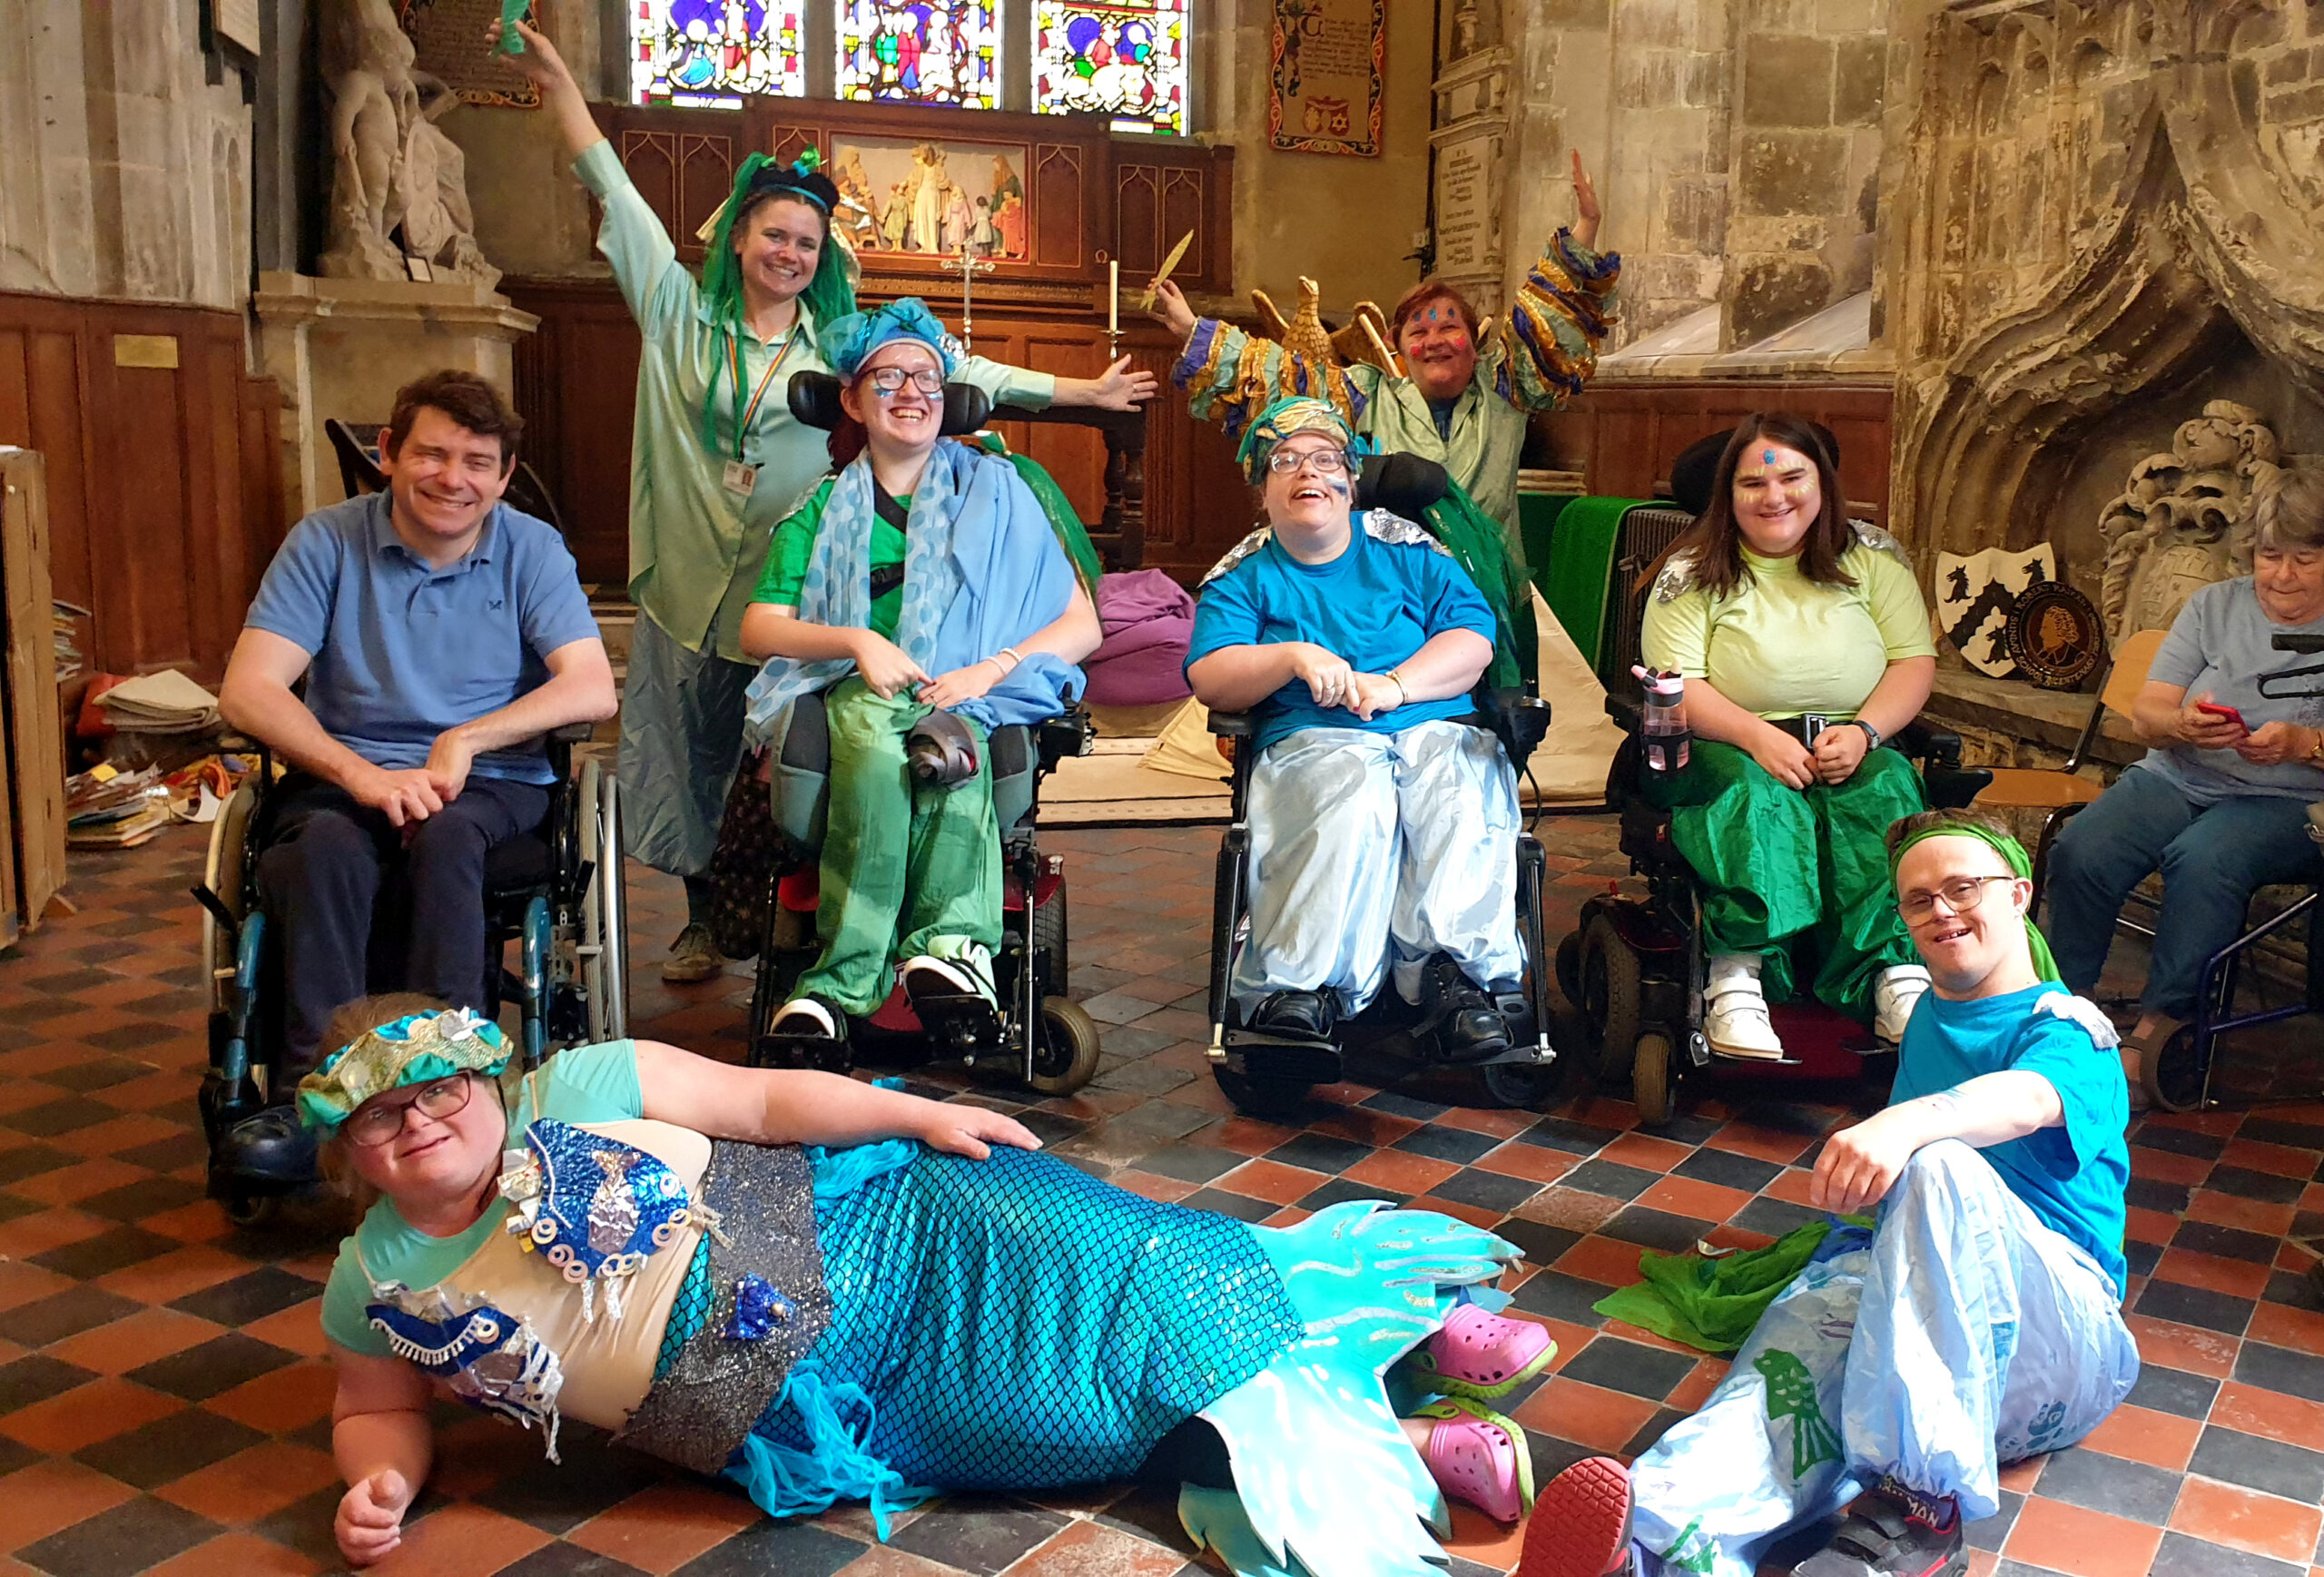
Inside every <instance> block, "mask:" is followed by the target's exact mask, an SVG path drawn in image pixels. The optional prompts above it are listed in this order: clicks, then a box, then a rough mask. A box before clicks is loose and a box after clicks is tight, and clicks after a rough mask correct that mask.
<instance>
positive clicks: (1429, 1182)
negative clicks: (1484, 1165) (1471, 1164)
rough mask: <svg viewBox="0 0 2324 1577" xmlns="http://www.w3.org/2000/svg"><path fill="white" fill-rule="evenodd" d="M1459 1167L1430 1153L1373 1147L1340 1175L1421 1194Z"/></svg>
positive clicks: (1375, 1186)
mask: <svg viewBox="0 0 2324 1577" xmlns="http://www.w3.org/2000/svg"><path fill="white" fill-rule="evenodd" d="M1460 1169H1461V1168H1458V1167H1456V1166H1454V1165H1453V1164H1452V1162H1450V1161H1440V1160H1438V1159H1437V1158H1435V1157H1433V1156H1416V1155H1413V1153H1412V1152H1411V1151H1409V1150H1375V1151H1374V1152H1373V1153H1372V1154H1370V1155H1368V1156H1366V1157H1364V1158H1363V1159H1362V1160H1360V1161H1358V1162H1356V1163H1355V1165H1354V1166H1352V1167H1350V1168H1348V1169H1347V1170H1346V1171H1345V1172H1343V1173H1342V1174H1341V1176H1343V1177H1344V1178H1348V1179H1349V1180H1350V1181H1351V1182H1357V1183H1363V1184H1364V1185H1366V1186H1367V1187H1370V1188H1387V1189H1390V1190H1392V1191H1393V1192H1395V1193H1399V1194H1425V1193H1427V1192H1428V1191H1429V1190H1430V1189H1431V1188H1434V1187H1436V1185H1437V1184H1439V1183H1441V1182H1443V1180H1444V1179H1445V1178H1449V1177H1452V1175H1453V1174H1454V1173H1456V1172H1458V1171H1459V1170H1460Z"/></svg>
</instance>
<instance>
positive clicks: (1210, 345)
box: [1152, 280, 1380, 438]
mask: <svg viewBox="0 0 2324 1577" xmlns="http://www.w3.org/2000/svg"><path fill="white" fill-rule="evenodd" d="M1153 289H1154V311H1153V314H1152V316H1153V318H1154V320H1155V321H1156V322H1157V323H1160V324H1161V325H1162V326H1163V327H1164V328H1166V329H1168V330H1170V331H1171V332H1172V333H1173V334H1176V335H1177V337H1178V341H1179V347H1180V348H1179V351H1178V360H1177V362H1176V363H1175V364H1174V365H1173V366H1172V367H1171V369H1170V381H1171V382H1173V383H1175V384H1177V386H1178V387H1179V388H1180V389H1185V390H1186V391H1187V409H1189V410H1191V411H1192V412H1193V413H1194V415H1195V419H1196V420H1197V421H1215V422H1217V423H1219V424H1220V425H1221V426H1223V427H1224V428H1226V436H1227V437H1229V438H1233V437H1235V436H1236V434H1238V433H1240V432H1241V431H1242V430H1243V429H1244V427H1245V426H1246V424H1247V423H1248V422H1249V421H1250V420H1251V419H1252V418H1253V417H1255V416H1256V415H1258V414H1259V412H1261V411H1262V410H1265V409H1266V408H1267V407H1268V406H1269V405H1271V404H1273V403H1274V402H1275V399H1277V398H1279V397H1280V396H1282V395H1285V394H1288V393H1292V392H1298V393H1303V394H1314V395H1315V396H1316V397H1317V398H1318V399H1329V400H1330V401H1331V402H1332V404H1333V405H1334V406H1335V407H1337V408H1338V409H1339V413H1340V414H1341V415H1342V416H1344V417H1345V418H1346V419H1348V421H1349V423H1350V424H1351V425H1355V424H1360V423H1361V422H1362V420H1363V419H1364V409H1365V408H1366V407H1367V406H1369V405H1370V404H1371V402H1372V392H1373V390H1374V389H1376V388H1377V387H1378V386H1379V379H1380V370H1379V369H1378V368H1376V367H1374V366H1373V365H1372V364H1371V363H1370V362H1361V363H1358V364H1357V365H1356V366H1354V367H1340V366H1336V365H1334V364H1332V363H1329V362H1317V361H1314V360H1309V359H1308V358H1307V357H1305V356H1302V355H1300V354H1299V353H1298V352H1296V351H1294V350H1285V349H1284V348H1283V346H1282V345H1280V344H1278V343H1277V342H1276V341H1275V340H1266V339H1262V338H1260V337H1259V336H1257V335H1256V334H1246V333H1245V332H1244V331H1243V330H1240V329H1237V328H1236V327H1235V326H1234V325H1233V324H1232V323H1227V322H1224V321H1222V320H1219V319H1216V318H1197V317H1196V316H1195V312H1194V309H1193V308H1192V307H1189V306H1188V305H1187V298H1186V294H1185V292H1183V291H1180V290H1179V289H1178V287H1177V286H1176V285H1174V284H1172V283H1171V282H1170V281H1167V280H1160V281H1156V282H1155V284H1154V287H1153Z"/></svg>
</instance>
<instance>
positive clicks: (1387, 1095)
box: [1363, 1089, 1452, 1122]
mask: <svg viewBox="0 0 2324 1577" xmlns="http://www.w3.org/2000/svg"><path fill="white" fill-rule="evenodd" d="M1363 1105H1364V1109H1366V1110H1367V1111H1384V1112H1386V1113H1387V1114H1388V1115H1389V1116H1391V1117H1409V1118H1416V1119H1419V1120H1420V1121H1422V1122H1434V1121H1435V1120H1436V1119H1438V1118H1440V1117H1443V1115H1444V1114H1445V1113H1446V1112H1448V1111H1451V1110H1452V1108H1451V1107H1449V1106H1441V1105H1439V1104H1438V1103H1437V1102H1435V1101H1433V1100H1422V1099H1418V1098H1417V1097H1414V1096H1410V1095H1400V1094H1398V1093H1397V1092H1396V1091H1395V1090H1393V1089H1384V1090H1382V1091H1381V1092H1380V1093H1379V1094H1377V1095H1375V1096H1374V1097H1372V1099H1369V1100H1366V1101H1364V1103H1363Z"/></svg>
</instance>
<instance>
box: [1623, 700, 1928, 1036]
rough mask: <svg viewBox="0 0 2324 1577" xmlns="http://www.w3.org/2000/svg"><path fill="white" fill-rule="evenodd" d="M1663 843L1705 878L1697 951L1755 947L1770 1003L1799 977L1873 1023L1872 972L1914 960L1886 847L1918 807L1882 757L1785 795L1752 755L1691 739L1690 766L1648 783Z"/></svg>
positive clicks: (1907, 765)
mask: <svg viewBox="0 0 2324 1577" xmlns="http://www.w3.org/2000/svg"><path fill="white" fill-rule="evenodd" d="M1647 793H1648V796H1649V798H1650V799H1652V800H1653V801H1654V803H1657V804H1659V805H1660V806H1662V807H1663V808H1664V809H1666V810H1669V812H1671V816H1670V841H1671V842H1672V843H1675V844H1677V845H1678V848H1679V853H1681V854H1683V855H1685V856H1686V857H1687V862H1688V863H1689V865H1692V866H1693V867H1694V868H1695V873H1696V875H1697V876H1699V878H1701V882H1702V886H1701V892H1702V906H1703V948H1704V951H1707V952H1713V953H1721V952H1755V953H1758V954H1760V955H1762V957H1763V958H1764V959H1765V960H1766V961H1765V962H1764V963H1763V964H1762V965H1761V966H1760V970H1759V981H1760V984H1761V985H1762V987H1763V988H1764V989H1765V990H1766V991H1767V995H1768V1000H1769V1001H1770V1002H1782V1001H1788V1000H1790V999H1791V996H1792V994H1793V992H1794V991H1795V990H1796V989H1797V982H1798V981H1803V980H1804V981H1807V984H1808V989H1809V990H1811V991H1813V992H1814V993H1815V995H1816V999H1817V1000H1818V1001H1821V1002H1824V1003H1826V1004H1827V1005H1828V1006H1830V1007H1833V1008H1837V1009H1838V1010H1840V1011H1841V1012H1843V1013H1846V1014H1847V1015H1849V1016H1850V1017H1851V1018H1855V1019H1857V1020H1863V1021H1865V1022H1867V1023H1868V1022H1870V1021H1871V1019H1872V987H1873V982H1874V981H1876V980H1877V979H1878V978H1879V974H1880V971H1883V970H1885V969H1889V968H1892V967H1894V966H1896V965H1897V964H1909V963H1918V962H1919V961H1920V956H1919V954H1918V953H1916V952H1915V951H1914V950H1913V943H1912V939H1911V937H1909V936H1908V935H1906V934H1905V922H1904V921H1903V920H1902V919H1901V918H1900V917H1899V916H1898V915H1897V913H1896V893H1895V891H1894V890H1893V889H1892V888H1891V887H1890V885H1889V882H1888V857H1887V854H1886V851H1885V850H1884V849H1883V848H1882V845H1881V840H1882V838H1883V836H1884V835H1885V834H1886V833H1887V831H1888V823H1891V822H1893V821H1895V820H1896V818H1897V817H1899V816H1908V815H1910V814H1912V813H1914V812H1915V811H1919V810H1925V809H1926V808H1927V806H1926V803H1925V802H1924V801H1923V800H1922V798H1921V780H1920V774H1918V773H1916V772H1915V771H1914V770H1913V764H1912V763H1911V762H1909V761H1907V760H1905V757H1904V756H1902V755H1900V754H1897V753H1896V751H1894V750H1889V749H1886V748H1885V747H1884V748H1882V749H1879V750H1876V751H1874V752H1872V753H1871V754H1868V755H1866V757H1865V758H1864V764H1862V765H1861V766H1859V767H1857V768H1856V773H1855V775H1853V776H1851V777H1850V778H1849V779H1848V780H1847V781H1846V783H1843V784H1822V783H1818V784H1813V785H1811V786H1810V787H1808V788H1807V789H1806V790H1800V789H1794V788H1787V787H1786V786H1785V785H1783V784H1779V783H1777V781H1776V780H1775V779H1774V778H1773V777H1772V776H1770V775H1768V771H1767V769H1766V768H1765V767H1762V766H1761V765H1760V764H1758V762H1756V761H1753V760H1752V759H1751V757H1750V754H1749V753H1748V752H1747V751H1743V750H1738V749H1737V748H1736V747H1735V746H1734V745H1731V744H1718V742H1716V741H1713V740H1708V739H1697V740H1696V741H1695V742H1694V752H1693V759H1692V760H1691V761H1690V762H1689V764H1688V765H1687V767H1686V770H1684V771H1683V772H1679V773H1677V774H1671V775H1669V776H1668V777H1667V778H1666V777H1665V775H1664V774H1655V775H1654V777H1653V778H1652V779H1650V780H1649V787H1648V791H1647Z"/></svg>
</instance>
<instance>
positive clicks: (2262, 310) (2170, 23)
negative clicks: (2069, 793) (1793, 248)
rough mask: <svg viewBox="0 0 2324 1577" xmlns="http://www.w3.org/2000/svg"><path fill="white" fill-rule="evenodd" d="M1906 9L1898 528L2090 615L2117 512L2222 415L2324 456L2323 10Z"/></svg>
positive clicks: (2074, 2) (1899, 74)
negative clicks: (2126, 483)
mask: <svg viewBox="0 0 2324 1577" xmlns="http://www.w3.org/2000/svg"><path fill="white" fill-rule="evenodd" d="M1893 5H1894V9H1895V12H1896V15H1895V16H1893V17H1892V24H1893V29H1894V38H1895V42H1894V44H1893V47H1892V57H1891V69H1890V74H1889V105H1890V107H1889V109H1888V112H1887V121H1886V135H1887V153H1886V167H1885V169H1884V171H1883V175H1882V184H1883V191H1884V193H1885V194H1886V195H1885V199H1884V201H1885V202H1886V206H1887V211H1888V220H1889V222H1888V223H1887V225H1886V228H1885V232H1884V237H1883V242H1882V258H1881V267H1880V276H1881V277H1880V282H1879V288H1878V298H1877V301H1876V325H1878V326H1879V327H1880V328H1881V329H1882V330H1884V331H1885V335H1886V340H1888V342H1889V343H1890V344H1891V345H1892V346H1893V348H1894V350H1895V353H1896V360H1897V395H1896V422H1897V435H1898V436H1897V451H1896V467H1895V474H1896V476H1897V477H1898V478H1901V479H1903V481H1902V485H1900V487H1899V488H1898V490H1897V494H1896V498H1895V500H1894V509H1895V512H1894V517H1893V518H1894V525H1895V528H1896V530H1897V531H1898V533H1899V535H1901V536H1903V537H1905V540H1906V541H1907V542H1908V543H1909V544H1911V545H1912V546H1913V547H1915V550H1916V551H1917V552H1918V553H1920V554H1921V555H1922V556H1923V557H1924V559H1926V558H1928V557H1932V556H1933V555H1934V554H1935V551H1936V550H1937V549H1938V548H1940V547H1943V548H1947V549H1950V550H1952V551H1955V552H1962V553H1966V552H1971V551H1974V550H1975V549H1976V548H1979V547H1990V546H2005V547H2026V546H2030V545H2031V544H2033V543H2034V542H2038V541H2043V540H2049V541H2053V542H2055V543H2056V544H2057V546H2058V549H2059V557H2060V559H2061V567H2062V569H2063V572H2064V574H2065V576H2066V577H2067V578H2068V579H2069V580H2071V581H2073V583H2074V584H2076V585H2077V586H2080V587H2081V588H2082V589H2083V590H2084V591H2085V592H2089V593H2091V594H2092V595H2093V596H2097V595H2098V593H2099V589H2100V587H2099V581H2100V576H2101V570H2102V559H2103V557H2104V552H2103V547H2102V544H2101V543H2100V541H2099V539H2098V530H2097V516H2098V510H2099V508H2100V506H2102V504H2103V503H2104V501H2105V500H2106V499H2107V498H2109V497H2111V496H2112V495H2113V494H2114V493H2116V492H2118V491H2120V490H2121V488H2122V486H2123V479H2124V475H2125V472H2126V470H2127V468H2128V466H2129V464H2130V463H2131V462H2132V461H2133V460H2135V459H2137V458H2140V457H2142V456H2144V455H2146V454H2149V453H2152V452H2155V451H2157V450H2160V449H2163V448H2168V447H2169V442H2168V440H2169V437H2170V434H2171V429H2173V428H2175V427H2176V426H2177V425H2178V424H2179V423H2180V422H2181V421H2183V420H2185V419H2188V418H2190V417H2192V416H2194V415H2195V414H2197V412H2198V411H2199V410H2200V409H2201V406H2202V404H2203V402H2204V401H2205V400H2206V399H2214V398H2227V399H2234V400H2236V401H2238V402H2239V403H2241V404H2244V405H2248V406H2250V407H2251V408H2253V409H2256V410H2258V411H2259V412H2260V415H2261V417H2262V418H2263V419H2265V420H2266V421H2267V422H2268V423H2269V424H2270V426H2271V427H2272V428H2273V429H2274V430H2275V432H2276V433H2277V434H2278V435H2279V437H2280V439H2281V440H2282V441H2283V443H2284V446H2285V447H2286V448H2289V449H2292V450H2299V449H2311V450H2312V449H2315V448H2319V447H2324V279H2320V278H2319V274H2318V271H2317V268H2316V260H2317V259H2318V258H2319V257H2324V159H2319V151H2324V9H2319V7H2318V6H2316V5H2311V4H2308V3H2307V0H2025V3H2024V4H2022V5H2017V6H2015V7H2014V8H2004V7H1999V6H1991V5H1988V6H1982V7H1978V8H1976V9H1975V10H1974V11H1964V10H1962V9H1959V8H1957V7H1950V6H1947V5H1944V4H1943V3H1942V0H1893Z"/></svg>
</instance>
